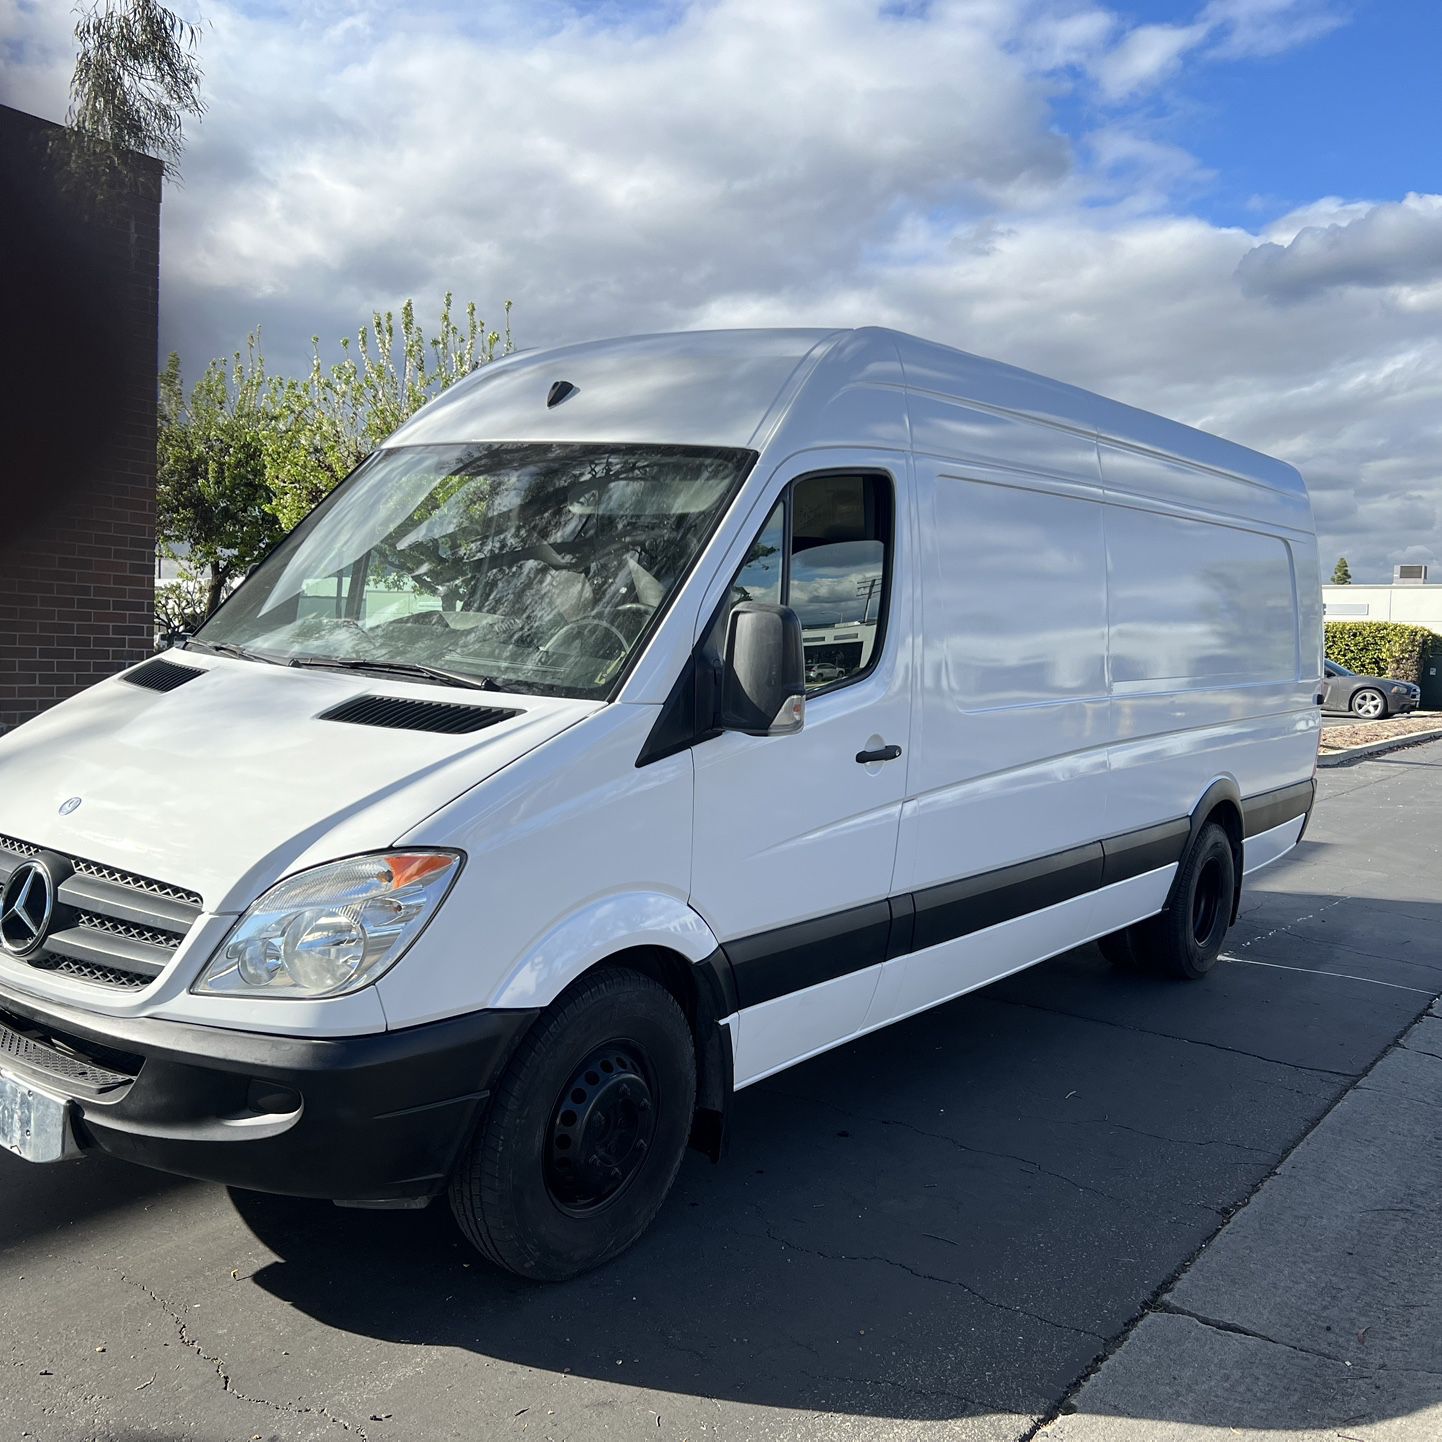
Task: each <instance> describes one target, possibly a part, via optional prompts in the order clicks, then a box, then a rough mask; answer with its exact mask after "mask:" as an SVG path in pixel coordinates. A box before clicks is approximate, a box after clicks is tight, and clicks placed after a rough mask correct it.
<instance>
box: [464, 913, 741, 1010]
mask: <svg viewBox="0 0 1442 1442" xmlns="http://www.w3.org/2000/svg"><path fill="white" fill-rule="evenodd" d="M633 946H661V947H665V948H666V949H667V950H668V951H675V952H679V953H680V954H681V955H682V956H684V957H686V959H687V960H688V961H691V962H697V961H702V960H704V959H705V958H706V957H708V956H710V955H711V954H712V953H713V952H714V951H715V950H716V947H717V941H716V937H715V936H714V934H713V933H712V931H711V928H710V927H709V926H707V925H706V923H705V922H704V921H702V919H701V918H700V917H699V916H698V915H697V914H696V912H694V911H693V910H692V909H691V908H690V907H689V906H688V905H687V904H686V903H685V902H684V901H682V900H681V899H680V898H679V897H675V896H669V895H667V894H666V893H665V892H657V891H635V892H622V893H620V894H618V895H615V896H606V897H602V898H601V899H600V900H599V901H593V902H591V903H590V904H589V905H587V906H584V907H582V908H581V909H580V910H579V911H576V912H573V913H572V914H571V915H570V916H568V917H566V918H565V920H563V921H561V922H558V923H557V924H556V925H555V926H554V927H552V928H551V930H550V931H548V932H547V933H546V934H545V935H544V936H543V937H542V938H541V939H540V941H538V942H537V943H536V944H535V945H534V946H533V947H532V948H531V949H530V950H529V951H528V952H527V953H526V955H525V956H524V957H522V958H521V960H520V961H519V962H518V963H517V965H516V966H515V967H514V968H513V969H512V971H511V972H510V974H509V975H508V976H507V977H506V978H505V980H504V981H502V982H501V984H500V986H499V987H498V988H497V989H496V991H495V993H494V994H493V995H492V997H491V998H490V1000H489V1001H488V1002H487V1003H486V1005H487V1006H491V1007H526V1008H529V1007H540V1006H548V1005H550V1003H551V1002H553V1001H554V1000H555V999H556V997H558V996H559V995H560V994H561V992H563V991H564V990H565V989H566V988H567V987H568V986H569V985H570V984H571V983H572V982H573V981H575V979H576V978H577V977H578V976H580V975H581V974H582V972H585V971H588V970H589V969H590V968H591V967H593V966H595V965H596V964H597V962H601V961H604V960H605V959H606V958H607V957H608V956H614V955H615V954H616V953H617V952H618V951H624V950H626V949H627V948H628V947H633Z"/></svg>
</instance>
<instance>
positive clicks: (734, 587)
mask: <svg viewBox="0 0 1442 1442" xmlns="http://www.w3.org/2000/svg"><path fill="white" fill-rule="evenodd" d="M785 553H786V501H785V498H784V497H783V498H782V499H781V500H779V501H777V503H776V505H775V507H774V508H773V509H772V512H771V514H770V515H769V516H768V517H767V518H766V524H765V525H764V526H763V527H762V528H761V534H760V535H758V536H757V537H756V539H755V540H754V541H753V542H752V543H751V549H750V550H749V551H747V553H746V559H745V560H744V561H742V562H741V569H740V570H738V571H737V572H736V578H735V579H734V580H733V581H732V582H731V589H730V590H729V591H728V592H727V593H726V599H725V600H724V601H723V602H722V603H721V610H720V613H719V614H718V615H717V617H716V621H715V623H714V624H713V625H712V627H711V632H710V639H709V645H710V647H711V649H712V650H714V651H716V652H717V653H719V652H720V650H721V647H722V645H723V644H724V641H723V638H724V637H725V635H726V622H727V619H728V618H729V617H730V615H731V611H732V608H733V607H735V606H737V605H738V604H739V603H740V602H742V601H766V602H769V603H770V604H771V605H773V606H775V605H779V604H780V602H781V582H782V577H783V572H784V564H785V559H786V554H785Z"/></svg>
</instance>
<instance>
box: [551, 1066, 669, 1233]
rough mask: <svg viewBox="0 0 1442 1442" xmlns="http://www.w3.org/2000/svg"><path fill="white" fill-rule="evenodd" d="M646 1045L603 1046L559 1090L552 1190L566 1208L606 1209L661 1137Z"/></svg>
mask: <svg viewBox="0 0 1442 1442" xmlns="http://www.w3.org/2000/svg"><path fill="white" fill-rule="evenodd" d="M642 1056H643V1053H642V1051H641V1048H640V1047H638V1046H637V1045H636V1044H635V1043H634V1042H631V1041H618V1042H615V1043H613V1044H611V1045H609V1046H603V1047H599V1048H598V1049H597V1050H596V1051H594V1052H593V1053H592V1054H591V1055H590V1056H588V1057H587V1058H586V1060H585V1061H583V1062H582V1063H581V1065H580V1066H579V1067H577V1068H576V1072H575V1075H574V1076H572V1077H571V1078H570V1080H569V1081H567V1083H566V1085H565V1086H564V1087H562V1088H561V1095H560V1097H559V1098H557V1101H556V1105H555V1109H554V1110H553V1112H552V1114H551V1130H550V1137H549V1139H548V1145H547V1151H546V1167H545V1178H546V1190H547V1192H548V1193H549V1194H550V1197H551V1200H552V1201H553V1202H555V1204H556V1205H557V1206H558V1207H560V1208H561V1210H562V1211H564V1212H569V1213H570V1214H571V1215H572V1216H575V1217H584V1216H586V1215H587V1214H588V1213H590V1212H594V1211H596V1210H597V1209H598V1208H600V1207H604V1206H608V1205H609V1204H610V1203H611V1202H613V1201H614V1200H615V1199H616V1198H617V1197H618V1196H620V1194H621V1193H622V1192H624V1191H625V1189H626V1187H627V1186H628V1185H629V1184H630V1182H631V1180H632V1178H634V1177H635V1176H636V1174H637V1173H638V1172H639V1171H640V1169H641V1165H642V1163H643V1162H644V1161H645V1159H646V1155H647V1153H648V1152H649V1151H650V1149H651V1143H652V1142H653V1141H654V1140H655V1137H656V1106H655V1103H654V1101H653V1100H652V1096H651V1084H650V1082H649V1080H648V1079H647V1077H646V1067H645V1063H644V1061H643V1060H642Z"/></svg>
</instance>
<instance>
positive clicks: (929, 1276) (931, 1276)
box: [738, 1222, 1107, 1342]
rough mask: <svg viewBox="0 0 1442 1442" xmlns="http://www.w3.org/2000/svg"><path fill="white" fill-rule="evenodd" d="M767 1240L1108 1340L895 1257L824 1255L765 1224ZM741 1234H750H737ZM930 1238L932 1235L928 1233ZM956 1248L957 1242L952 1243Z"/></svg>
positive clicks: (741, 1233)
mask: <svg viewBox="0 0 1442 1442" xmlns="http://www.w3.org/2000/svg"><path fill="white" fill-rule="evenodd" d="M762 1226H763V1227H764V1228H765V1231H766V1237H767V1239H768V1240H769V1241H772V1242H775V1243H776V1244H777V1246H781V1247H785V1248H787V1249H788V1250H789V1251H793V1252H801V1253H802V1254H803V1255H805V1256H808V1257H819V1258H820V1259H821V1260H822V1261H824V1262H873V1263H876V1264H878V1265H880V1266H883V1267H895V1268H896V1269H897V1270H898V1271H901V1272H905V1273H907V1274H908V1275H909V1276H912V1277H915V1278H916V1279H917V1280H918V1281H921V1282H935V1283H936V1284H937V1285H938V1286H942V1287H956V1288H957V1289H958V1290H960V1291H963V1292H965V1293H966V1294H967V1296H969V1297H974V1298H975V1299H976V1300H977V1301H978V1302H980V1303H981V1304H982V1305H983V1306H986V1307H991V1308H994V1309H995V1310H996V1311H998V1312H1011V1313H1013V1314H1014V1315H1015V1316H1018V1317H1029V1318H1030V1319H1031V1320H1032V1321H1033V1322H1040V1323H1042V1325H1043V1326H1047V1327H1055V1328H1056V1329H1057V1330H1058V1331H1062V1332H1071V1333H1074V1334H1075V1335H1076V1336H1079V1337H1092V1338H1094V1339H1095V1340H1096V1341H1098V1342H1105V1341H1106V1340H1107V1339H1106V1338H1105V1337H1104V1336H1102V1334H1101V1333H1100V1332H1093V1331H1092V1330H1091V1329H1090V1328H1089V1327H1074V1326H1072V1324H1071V1323H1070V1322H1058V1321H1057V1320H1056V1318H1055V1317H1047V1316H1043V1315H1042V1313H1040V1312H1032V1311H1029V1310H1028V1309H1027V1308H1026V1307H1016V1306H1013V1305H1012V1304H1011V1303H1010V1302H998V1301H997V1300H996V1298H995V1297H988V1296H987V1295H986V1293H985V1292H981V1291H978V1290H977V1289H976V1288H975V1287H973V1286H971V1285H970V1283H967V1282H963V1281H962V1280H961V1279H960V1278H959V1277H940V1276H937V1275H936V1274H935V1273H932V1272H923V1271H922V1270H921V1269H920V1268H919V1267H912V1266H909V1265H908V1264H907V1263H905V1262H898V1261H896V1260H895V1258H893V1257H879V1256H874V1255H861V1254H856V1253H850V1252H823V1251H821V1250H820V1249H819V1248H816V1247H803V1246H801V1245H800V1244H799V1243H798V1242H793V1241H792V1240H791V1239H790V1238H789V1237H783V1236H782V1235H781V1234H780V1233H779V1232H778V1231H777V1230H776V1228H775V1227H773V1226H771V1225H770V1224H769V1223H767V1222H763V1223H762ZM738 1234H739V1235H741V1236H745V1235H747V1234H746V1233H744V1232H738ZM927 1235H930V1233H928V1234H927ZM935 1240H937V1241H943V1242H944V1241H946V1240H947V1239H946V1238H945V1237H937V1238H935ZM949 1245H951V1246H955V1245H956V1243H954V1242H952V1243H949Z"/></svg>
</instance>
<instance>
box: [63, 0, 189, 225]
mask: <svg viewBox="0 0 1442 1442" xmlns="http://www.w3.org/2000/svg"><path fill="white" fill-rule="evenodd" d="M75 13H76V17H77V18H76V22H75V40H76V44H77V47H78V49H77V53H76V57H75V69H74V71H73V73H72V75H71V79H70V110H69V114H68V116H67V121H68V126H67V130H66V133H65V136H64V137H63V144H64V145H65V147H66V151H67V158H68V160H69V163H70V168H71V171H72V173H73V174H75V175H77V176H79V177H81V178H82V179H84V180H85V181H86V182H87V185H88V188H89V189H90V190H91V191H92V193H94V194H96V195H99V196H101V197H102V198H103V197H104V196H105V194H106V193H107V192H108V191H109V190H110V188H111V187H112V186H114V185H115V184H116V183H117V182H121V183H123V182H124V181H125V179H126V178H128V176H129V175H130V173H131V172H130V169H129V165H128V160H127V157H128V155H129V153H130V152H133V151H140V152H142V153H144V154H146V155H153V156H155V157H156V158H157V159H158V160H159V161H160V162H161V164H162V165H163V166H164V169H165V174H166V175H167V176H171V177H173V176H174V175H175V174H176V173H177V169H176V167H177V164H178V162H179V160H180V152H181V148H182V145H183V143H184V138H185V137H184V125H183V120H184V117H185V116H187V115H189V116H194V117H195V118H197V119H199V117H200V116H201V115H202V114H203V113H204V111H205V103H204V101H202V100H201V98H200V82H201V79H202V72H201V69H200V66H199V64H198V63H197V61H196V58H195V55H196V51H197V49H198V48H199V45H200V29H199V27H198V26H196V25H192V24H190V23H189V22H188V21H185V20H182V19H181V18H180V17H179V16H178V15H176V14H175V12H174V11H172V10H168V9H167V8H166V7H165V6H164V5H161V4H158V3H157V0H90V3H88V4H81V5H78V6H77V7H76V11H75Z"/></svg>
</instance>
